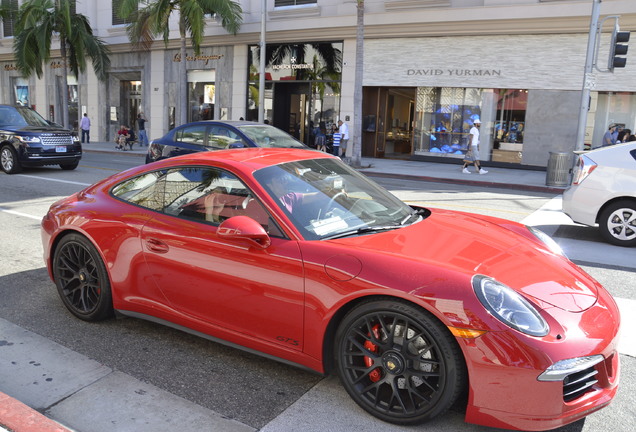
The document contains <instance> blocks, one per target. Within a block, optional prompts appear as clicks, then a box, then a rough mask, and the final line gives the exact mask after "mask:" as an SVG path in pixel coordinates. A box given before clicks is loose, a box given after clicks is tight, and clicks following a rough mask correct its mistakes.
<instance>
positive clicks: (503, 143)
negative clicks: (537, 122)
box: [492, 89, 528, 163]
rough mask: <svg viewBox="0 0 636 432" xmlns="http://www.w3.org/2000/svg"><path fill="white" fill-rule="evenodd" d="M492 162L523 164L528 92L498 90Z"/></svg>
mask: <svg viewBox="0 0 636 432" xmlns="http://www.w3.org/2000/svg"><path fill="white" fill-rule="evenodd" d="M495 93H496V97H497V113H496V116H495V123H494V132H493V134H494V136H493V151H492V160H493V161H495V162H512V163H521V154H522V152H523V135H524V133H525V125H526V122H525V119H526V110H527V108H528V90H521V89H498V90H495Z"/></svg>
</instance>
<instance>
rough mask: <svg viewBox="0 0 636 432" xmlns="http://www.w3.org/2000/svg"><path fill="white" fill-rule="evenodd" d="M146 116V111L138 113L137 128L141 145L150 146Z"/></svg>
mask: <svg viewBox="0 0 636 432" xmlns="http://www.w3.org/2000/svg"><path fill="white" fill-rule="evenodd" d="M146 121H147V120H146V118H145V117H144V113H139V114H137V130H138V131H139V145H140V146H142V147H143V146H148V135H146Z"/></svg>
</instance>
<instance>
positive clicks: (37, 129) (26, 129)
mask: <svg viewBox="0 0 636 432" xmlns="http://www.w3.org/2000/svg"><path fill="white" fill-rule="evenodd" d="M15 131H16V132H23V133H56V134H65V135H68V134H70V133H71V131H70V130H68V129H62V128H58V127H55V126H23V127H20V128H17V129H15Z"/></svg>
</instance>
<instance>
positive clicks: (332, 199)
mask: <svg viewBox="0 0 636 432" xmlns="http://www.w3.org/2000/svg"><path fill="white" fill-rule="evenodd" d="M346 195H347V194H346V193H345V192H338V193H337V194H335V195H334V196H332V197H331V199H330V200H329V203H328V204H327V207H325V216H326V215H327V214H328V213H329V210H331V209H332V208H333V207H334V203H335V202H336V198H338V197H339V196H346ZM320 219H322V218H320Z"/></svg>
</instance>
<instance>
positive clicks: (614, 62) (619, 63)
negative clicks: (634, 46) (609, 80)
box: [608, 24, 629, 70]
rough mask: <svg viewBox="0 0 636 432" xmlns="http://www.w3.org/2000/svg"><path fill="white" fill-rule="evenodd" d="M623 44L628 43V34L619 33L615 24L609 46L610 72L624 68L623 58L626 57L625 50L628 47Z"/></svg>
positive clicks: (626, 32) (624, 61)
mask: <svg viewBox="0 0 636 432" xmlns="http://www.w3.org/2000/svg"><path fill="white" fill-rule="evenodd" d="M624 42H629V32H628V31H620V30H619V28H618V24H617V25H616V26H614V31H613V32H612V43H611V45H610V56H609V65H608V66H609V69H610V70H614V68H624V67H625V65H626V64H627V58H625V57H623V56H625V55H627V48H629V47H628V46H627V44H626V43H624Z"/></svg>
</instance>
